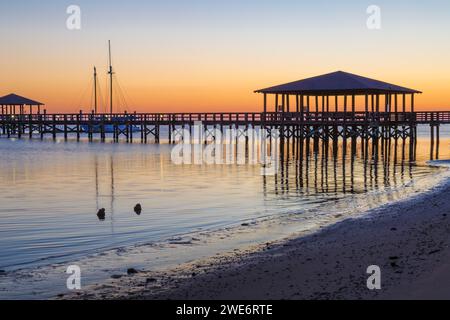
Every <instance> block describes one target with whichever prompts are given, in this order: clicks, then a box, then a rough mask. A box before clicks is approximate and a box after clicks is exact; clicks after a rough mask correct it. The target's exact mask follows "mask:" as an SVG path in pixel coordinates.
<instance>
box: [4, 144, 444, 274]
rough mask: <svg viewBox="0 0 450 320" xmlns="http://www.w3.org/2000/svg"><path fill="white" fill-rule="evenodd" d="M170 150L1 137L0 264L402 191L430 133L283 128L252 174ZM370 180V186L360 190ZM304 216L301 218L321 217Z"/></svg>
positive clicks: (425, 171)
mask: <svg viewBox="0 0 450 320" xmlns="http://www.w3.org/2000/svg"><path fill="white" fill-rule="evenodd" d="M242 141H243V143H244V144H245V143H246V142H245V140H242ZM443 141H444V140H442V141H441V143H443ZM445 141H446V142H448V141H447V140H445ZM241 147H242V146H241V145H239V146H236V148H235V153H234V154H235V155H237V153H238V152H239V150H241V149H242V148H241ZM171 149H172V146H170V145H140V144H139V145H137V144H136V145H130V144H127V145H125V144H123V145H122V144H100V143H98V144H96V143H87V142H86V143H84V142H83V141H82V142H81V143H72V142H65V143H59V142H57V143H54V142H46V141H45V140H44V141H26V140H22V141H9V140H0V160H1V161H0V179H1V180H2V181H3V182H4V183H3V184H1V185H0V203H1V206H0V233H1V234H2V237H0V262H1V263H0V269H4V268H13V269H14V268H17V267H19V266H36V265H43V264H48V263H53V262H59V261H66V260H67V259H71V258H73V257H75V256H84V255H86V254H89V253H93V252H99V251H103V250H107V249H109V248H117V247H124V246H130V245H135V244H139V243H148V242H160V241H165V240H167V239H172V238H174V237H179V236H180V235H183V234H188V233H191V232H198V231H199V230H217V229H224V228H228V227H232V226H240V225H241V224H242V223H245V222H248V221H254V220H258V219H265V218H267V217H280V218H281V217H284V216H290V215H294V216H298V217H304V216H305V215H307V214H309V213H308V212H312V211H311V210H316V211H315V212H316V213H321V212H324V211H326V212H329V211H330V210H331V209H333V210H334V209H335V208H337V209H336V211H339V210H341V209H342V208H345V209H348V208H351V206H352V205H353V204H356V203H358V202H357V201H356V200H355V196H358V195H362V196H364V201H365V202H370V205H373V206H376V205H379V204H381V203H385V202H386V201H391V200H393V199H395V197H397V196H398V194H395V193H387V192H385V191H392V190H393V189H396V192H398V193H405V192H404V190H403V189H402V187H403V186H407V185H409V184H410V183H411V181H413V178H414V179H421V178H426V177H428V176H430V174H431V173H433V172H435V169H432V168H429V167H427V166H426V165H425V162H426V161H427V160H429V158H430V151H429V150H430V142H429V140H420V141H419V142H418V143H411V142H410V141H409V140H402V139H399V140H391V141H389V140H385V141H383V140H382V139H380V140H379V141H378V143H372V142H371V141H366V140H363V141H361V140H358V141H356V140H352V139H348V141H346V143H344V142H343V141H342V140H340V141H339V142H336V141H333V140H328V141H327V140H325V141H322V140H318V139H305V140H293V139H288V140H285V141H283V142H282V143H281V144H280V150H279V155H278V156H279V158H280V166H279V170H278V174H276V175H274V176H262V175H261V170H260V169H261V166H260V165H258V164H245V165H239V164H237V163H235V164H232V165H227V164H224V165H206V164H203V165H195V164H192V165H175V164H174V163H172V161H171V157H170V152H171ZM434 149H436V144H435V145H434ZM445 150H446V151H448V150H447V149H445ZM244 151H245V154H246V155H247V157H248V156H249V154H250V153H251V152H249V150H248V148H247V149H246V148H244ZM432 154H433V155H435V156H436V152H433V153H432ZM437 156H444V157H450V155H449V154H445V152H444V153H442V151H441V154H439V152H438V154H437ZM374 191H376V192H379V195H378V196H376V197H372V198H370V199H369V197H366V193H370V192H374ZM341 200H345V201H344V202H342V204H339V203H340V202H338V201H341ZM136 204H139V206H138V205H136ZM339 205H340V207H339ZM103 208H105V212H104V219H105V221H99V219H100V220H102V219H101V218H102V217H101V216H102V214H101V215H100V217H97V216H96V215H95V214H96V213H98V212H99V211H100V210H101V209H103ZM142 208H145V212H146V214H142ZM133 209H134V210H133ZM133 211H134V212H133ZM18 213H20V214H18ZM314 215H315V214H312V217H311V219H310V220H309V222H308V223H310V224H314V223H323V221H322V220H321V219H320V218H318V219H317V221H316V220H315V216H314ZM267 236H269V235H267Z"/></svg>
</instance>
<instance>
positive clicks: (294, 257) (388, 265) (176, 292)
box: [58, 183, 450, 300]
mask: <svg viewBox="0 0 450 320" xmlns="http://www.w3.org/2000/svg"><path fill="white" fill-rule="evenodd" d="M449 194H450V183H446V184H445V185H442V186H440V187H436V188H435V190H433V191H430V192H427V193H425V194H417V195H415V196H413V197H412V198H409V199H408V200H404V201H401V202H397V203H394V204H389V205H385V206H383V207H380V208H378V209H376V210H372V211H371V212H368V213H367V215H365V216H364V217H363V218H356V219H348V220H345V221H343V222H340V223H338V224H336V225H333V226H330V227H326V228H324V229H322V230H321V231H319V232H317V233H315V234H313V235H310V236H306V237H302V238H297V239H287V240H284V241H281V242H279V243H270V244H265V245H263V246H258V247H254V248H249V249H248V250H247V251H245V252H242V251H241V252H233V253H231V254H229V255H227V256H217V257H214V258H210V259H207V260H202V261H196V262H194V263H190V264H185V265H182V266H180V267H178V268H176V269H174V270H168V271H165V272H152V271H140V270H138V273H132V272H131V274H126V273H125V274H123V275H115V276H114V278H115V279H111V281H109V282H108V283H103V284H99V285H95V286H91V287H88V288H85V290H84V291H82V292H78V293H76V294H72V295H69V296H59V297H58V298H64V299H74V298H75V299H206V300H210V299H239V300H241V299H242V300H247V299H450V196H449ZM370 265H378V266H379V267H380V268H381V286H382V289H381V290H376V291H371V290H369V289H368V288H367V286H366V282H367V278H368V277H369V275H368V274H366V270H367V267H368V266H370ZM130 271H133V270H130Z"/></svg>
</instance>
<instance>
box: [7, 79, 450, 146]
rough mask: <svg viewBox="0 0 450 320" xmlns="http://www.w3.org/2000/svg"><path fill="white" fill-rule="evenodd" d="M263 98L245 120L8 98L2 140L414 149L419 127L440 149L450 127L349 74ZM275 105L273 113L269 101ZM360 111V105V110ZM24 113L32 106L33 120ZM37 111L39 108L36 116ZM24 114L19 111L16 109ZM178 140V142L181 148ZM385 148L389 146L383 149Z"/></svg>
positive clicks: (407, 98) (408, 92) (408, 99)
mask: <svg viewBox="0 0 450 320" xmlns="http://www.w3.org/2000/svg"><path fill="white" fill-rule="evenodd" d="M255 92H256V93H260V94H263V97H264V107H263V112H260V113H257V112H239V113H229V112H227V113H136V112H134V113H127V112H124V113H120V114H114V113H112V112H111V113H108V114H99V113H95V112H94V111H92V112H90V113H83V112H82V111H80V112H79V113H76V114H69V113H67V114H49V113H47V112H46V110H45V109H44V110H43V112H41V106H42V103H40V102H36V101H33V100H30V99H27V98H23V97H20V96H17V95H10V96H6V97H3V98H0V106H1V115H0V135H1V136H5V137H17V138H19V139H20V138H22V137H24V136H28V137H30V138H32V137H34V136H36V135H37V136H40V137H41V138H44V137H45V136H46V135H50V136H52V137H53V138H54V139H56V137H57V136H58V135H63V136H64V138H65V139H68V137H69V136H71V135H72V136H76V138H77V139H80V137H81V136H82V135H87V137H88V139H89V140H90V141H92V140H94V138H99V139H100V141H105V140H106V138H107V137H112V140H113V141H115V142H118V141H119V140H121V139H124V140H126V141H127V142H133V141H134V140H140V141H141V142H142V143H147V142H148V141H149V140H153V141H154V142H156V143H159V142H160V141H161V139H162V138H164V137H161V128H163V127H165V128H167V130H165V131H164V132H167V139H168V141H169V142H170V143H173V142H175V141H178V140H179V137H180V132H181V130H182V129H187V130H189V131H191V130H192V128H193V126H194V125H197V126H198V125H200V124H201V126H202V129H203V131H204V132H205V134H204V135H203V136H205V137H213V134H212V133H211V129H212V128H214V129H220V130H222V131H223V130H224V128H236V129H239V130H241V132H244V133H245V130H248V129H250V128H261V129H264V130H266V131H267V132H268V133H270V132H271V131H273V130H274V129H275V130H277V131H278V132H279V134H280V137H281V138H282V139H286V138H297V139H313V140H314V141H318V140H323V141H329V140H331V141H333V143H337V141H338V140H340V139H342V140H343V141H344V143H347V141H348V140H350V141H351V143H352V144H354V143H356V140H357V139H360V140H361V141H362V143H365V142H366V141H369V140H373V141H378V140H379V139H382V141H385V140H389V139H394V140H398V139H408V140H409V141H410V143H411V145H412V146H413V145H414V144H415V143H416V142H415V141H416V138H417V126H418V125H423V124H427V125H430V128H431V130H430V132H431V134H430V135H431V139H432V142H433V146H434V141H435V140H436V141H437V143H436V146H437V147H438V146H439V134H440V130H439V127H440V125H443V124H450V111H436V112H434V111H416V110H415V106H414V102H415V95H417V94H420V93H421V92H420V91H417V90H414V89H409V88H405V87H401V86H398V85H394V84H389V83H387V82H382V81H378V80H373V79H370V78H366V77H361V76H358V75H354V74H350V73H346V72H341V71H338V72H334V73H330V74H326V75H322V76H318V77H313V78H308V79H305V80H300V81H296V82H291V83H287V84H282V85H278V86H274V87H270V88H267V89H261V90H258V91H255ZM270 97H273V98H274V99H273V101H274V105H273V110H272V111H271V110H269V98H270ZM358 104H359V105H358ZM24 105H28V106H29V113H28V114H27V113H26V108H24ZM33 105H34V106H37V108H34V110H35V112H33ZM16 107H18V108H17V109H16ZM177 139H178V140H177ZM383 147H385V145H384V144H383Z"/></svg>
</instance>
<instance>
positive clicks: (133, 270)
mask: <svg viewBox="0 0 450 320" xmlns="http://www.w3.org/2000/svg"><path fill="white" fill-rule="evenodd" d="M136 273H138V271H137V270H136V269H134V268H129V269H128V270H127V274H129V275H130V274H136Z"/></svg>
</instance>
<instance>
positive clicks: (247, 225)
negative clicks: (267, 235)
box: [241, 223, 250, 227]
mask: <svg viewBox="0 0 450 320" xmlns="http://www.w3.org/2000/svg"><path fill="white" fill-rule="evenodd" d="M241 226H243V227H249V226H250V224H249V223H243V224H241Z"/></svg>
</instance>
